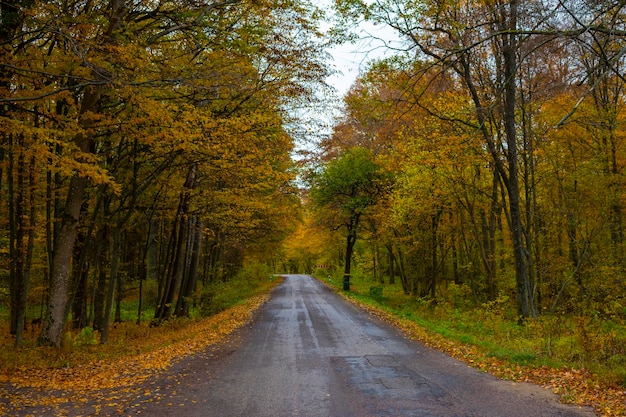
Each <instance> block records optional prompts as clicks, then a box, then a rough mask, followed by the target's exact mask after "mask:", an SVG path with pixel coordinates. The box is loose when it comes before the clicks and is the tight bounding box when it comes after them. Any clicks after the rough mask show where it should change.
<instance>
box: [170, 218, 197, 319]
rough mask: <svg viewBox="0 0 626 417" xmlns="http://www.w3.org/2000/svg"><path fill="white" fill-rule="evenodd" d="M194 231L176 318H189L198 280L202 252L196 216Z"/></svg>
mask: <svg viewBox="0 0 626 417" xmlns="http://www.w3.org/2000/svg"><path fill="white" fill-rule="evenodd" d="M194 225H195V227H194V229H193V231H192V233H191V236H193V239H192V245H191V246H192V247H191V253H190V262H189V271H187V273H186V279H185V285H184V286H183V287H182V288H181V293H180V296H179V303H178V304H179V306H180V307H177V313H176V315H177V316H185V317H188V316H189V306H190V302H189V300H190V299H191V297H192V296H193V293H194V291H195V289H196V282H197V279H198V269H199V266H200V253H201V250H202V229H203V223H202V220H200V218H199V217H198V216H196V219H195V222H194Z"/></svg>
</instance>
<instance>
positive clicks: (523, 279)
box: [502, 0, 537, 318]
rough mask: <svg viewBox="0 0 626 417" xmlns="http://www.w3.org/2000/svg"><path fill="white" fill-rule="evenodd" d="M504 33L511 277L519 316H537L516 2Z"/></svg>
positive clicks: (505, 125)
mask: <svg viewBox="0 0 626 417" xmlns="http://www.w3.org/2000/svg"><path fill="white" fill-rule="evenodd" d="M503 26H504V28H505V29H507V31H508V33H506V34H504V35H502V36H503V42H502V56H503V64H504V109H503V110H504V130H505V135H506V141H507V151H506V157H507V163H508V168H509V169H508V173H509V175H508V181H506V182H505V185H506V187H507V191H508V197H509V213H510V216H511V219H510V229H511V238H512V240H513V255H514V259H515V278H516V289H517V294H516V295H517V312H518V315H519V316H520V317H521V318H529V317H532V318H537V312H536V309H535V306H534V301H533V288H532V287H533V285H532V283H531V282H530V275H529V271H528V261H527V258H526V256H527V250H526V247H525V245H524V230H523V225H522V206H521V201H520V200H521V198H520V187H519V173H518V155H517V129H516V121H515V110H516V109H515V104H516V86H517V83H516V78H515V77H516V75H517V55H516V54H517V34H516V33H515V31H516V30H517V1H516V0H513V1H511V2H509V16H508V22H507V21H506V19H503Z"/></svg>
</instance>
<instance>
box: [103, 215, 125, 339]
mask: <svg viewBox="0 0 626 417" xmlns="http://www.w3.org/2000/svg"><path fill="white" fill-rule="evenodd" d="M121 251H122V232H121V230H120V227H116V228H115V229H114V230H113V247H112V248H111V273H110V278H109V286H108V288H107V296H106V305H105V308H104V322H103V326H102V334H101V336H100V343H101V344H106V343H108V341H109V331H110V329H111V315H112V313H113V301H114V299H115V289H116V287H117V279H118V277H117V275H118V272H119V261H120V256H121Z"/></svg>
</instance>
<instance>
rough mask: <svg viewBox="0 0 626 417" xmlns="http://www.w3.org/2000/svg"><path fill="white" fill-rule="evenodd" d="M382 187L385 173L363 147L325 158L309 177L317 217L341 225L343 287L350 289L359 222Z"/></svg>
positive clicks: (333, 227) (380, 192)
mask: <svg viewBox="0 0 626 417" xmlns="http://www.w3.org/2000/svg"><path fill="white" fill-rule="evenodd" d="M384 189H385V174H384V172H383V170H382V169H381V167H380V166H379V165H378V164H377V163H376V161H375V160H374V155H373V154H372V153H371V151H369V150H368V149H366V148H362V147H354V148H350V149H348V150H346V151H344V152H343V153H341V154H340V155H339V156H338V157H337V158H335V159H333V160H331V161H330V162H328V163H327V164H326V165H325V166H324V167H323V169H322V170H321V171H320V172H318V173H317V174H316V175H314V176H313V178H312V180H311V192H310V196H311V199H312V201H313V203H314V205H315V206H316V207H317V208H318V210H319V211H318V213H319V215H320V218H321V219H324V221H325V223H326V224H327V225H328V226H329V227H330V228H332V229H334V230H339V229H341V228H345V233H346V252H345V264H344V277H343V289H344V291H349V290H350V264H351V260H352V253H353V250H354V245H355V244H356V241H357V232H358V229H359V223H360V221H361V219H362V217H363V216H364V215H366V214H367V213H368V210H369V209H370V208H371V207H372V206H374V205H375V204H376V202H377V200H378V199H379V198H380V196H382V194H383V191H384Z"/></svg>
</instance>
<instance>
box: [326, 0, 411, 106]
mask: <svg viewBox="0 0 626 417" xmlns="http://www.w3.org/2000/svg"><path fill="white" fill-rule="evenodd" d="M320 3H321V4H323V5H327V7H326V6H321V7H325V8H326V10H327V11H328V14H330V13H331V10H332V7H331V0H321V1H320ZM355 32H356V33H357V34H358V35H359V37H360V38H361V40H360V41H358V42H356V43H354V44H344V45H340V46H337V47H335V48H333V49H332V50H331V51H330V52H331V54H332V56H333V65H334V66H335V67H336V69H337V70H339V71H340V73H339V74H336V75H334V76H332V77H330V78H329V79H328V82H329V83H330V84H331V85H332V86H333V87H335V88H336V89H337V91H338V95H339V96H340V97H342V96H343V95H344V94H345V93H346V92H347V91H348V89H349V88H350V86H351V85H352V83H354V81H355V80H356V78H357V76H358V75H359V73H360V72H362V71H364V70H365V68H366V67H367V63H368V62H370V61H372V60H374V59H379V58H383V57H386V56H391V55H392V54H393V53H392V51H391V50H390V49H389V48H387V47H386V46H385V43H388V44H390V45H396V46H397V45H399V40H398V36H397V35H396V33H395V31H393V30H392V29H390V28H389V27H387V26H374V25H372V24H371V23H368V22H365V23H362V24H361V25H359V27H358V28H357V29H356V31H355Z"/></svg>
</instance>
